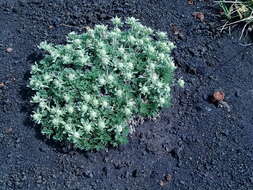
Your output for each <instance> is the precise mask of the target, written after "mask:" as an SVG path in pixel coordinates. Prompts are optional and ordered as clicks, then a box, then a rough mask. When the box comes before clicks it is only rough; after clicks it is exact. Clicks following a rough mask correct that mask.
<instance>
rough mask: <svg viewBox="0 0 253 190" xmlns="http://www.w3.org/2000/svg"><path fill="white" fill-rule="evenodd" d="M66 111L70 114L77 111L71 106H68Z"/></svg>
mask: <svg viewBox="0 0 253 190" xmlns="http://www.w3.org/2000/svg"><path fill="white" fill-rule="evenodd" d="M66 110H67V112H69V113H70V114H71V113H73V112H74V111H75V110H74V107H73V106H71V105H68V106H67V107H66Z"/></svg>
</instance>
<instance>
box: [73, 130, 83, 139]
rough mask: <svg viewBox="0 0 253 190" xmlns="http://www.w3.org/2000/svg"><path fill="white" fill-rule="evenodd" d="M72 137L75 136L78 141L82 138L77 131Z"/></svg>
mask: <svg viewBox="0 0 253 190" xmlns="http://www.w3.org/2000/svg"><path fill="white" fill-rule="evenodd" d="M72 135H73V136H74V137H75V138H77V139H79V138H80V136H81V135H80V134H79V133H78V132H77V131H74V132H73V133H72Z"/></svg>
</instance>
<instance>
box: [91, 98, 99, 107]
mask: <svg viewBox="0 0 253 190" xmlns="http://www.w3.org/2000/svg"><path fill="white" fill-rule="evenodd" d="M92 104H93V105H94V106H98V104H99V102H98V100H97V99H95V98H94V99H93V101H92Z"/></svg>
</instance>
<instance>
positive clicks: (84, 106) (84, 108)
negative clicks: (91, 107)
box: [81, 104, 88, 113]
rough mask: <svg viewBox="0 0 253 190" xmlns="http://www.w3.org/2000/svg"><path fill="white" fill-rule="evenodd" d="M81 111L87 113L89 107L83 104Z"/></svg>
mask: <svg viewBox="0 0 253 190" xmlns="http://www.w3.org/2000/svg"><path fill="white" fill-rule="evenodd" d="M81 111H82V112H84V113H86V112H87V111H88V106H87V105H86V104H83V105H82V106H81Z"/></svg>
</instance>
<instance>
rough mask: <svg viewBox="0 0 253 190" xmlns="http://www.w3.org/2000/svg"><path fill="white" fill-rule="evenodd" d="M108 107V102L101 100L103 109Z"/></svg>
mask: <svg viewBox="0 0 253 190" xmlns="http://www.w3.org/2000/svg"><path fill="white" fill-rule="evenodd" d="M108 105H109V104H108V102H107V101H106V100H103V101H102V106H103V107H105V108H106V107H108Z"/></svg>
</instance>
